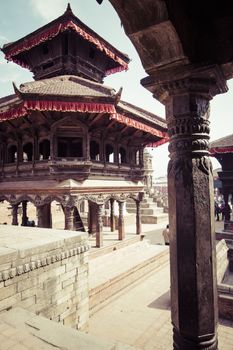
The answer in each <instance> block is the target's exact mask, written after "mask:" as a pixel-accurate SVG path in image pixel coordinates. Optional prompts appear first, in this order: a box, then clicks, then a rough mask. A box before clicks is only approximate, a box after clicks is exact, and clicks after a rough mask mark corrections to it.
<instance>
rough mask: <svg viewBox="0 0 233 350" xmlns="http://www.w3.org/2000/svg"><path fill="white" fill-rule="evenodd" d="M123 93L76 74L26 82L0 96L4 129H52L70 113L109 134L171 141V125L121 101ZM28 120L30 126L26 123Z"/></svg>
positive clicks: (0, 129) (147, 141)
mask: <svg viewBox="0 0 233 350" xmlns="http://www.w3.org/2000/svg"><path fill="white" fill-rule="evenodd" d="M14 87H15V86H14ZM120 97H121V91H119V92H118V93H116V92H115V90H114V89H112V88H109V87H106V86H104V85H102V84H99V83H94V82H92V81H90V80H87V79H84V78H80V77H76V76H69V75H68V76H60V77H56V78H50V79H45V80H41V81H34V82H30V83H25V84H22V85H21V86H20V89H17V88H16V87H15V94H14V95H11V96H8V97H5V98H2V99H0V121H1V124H0V132H3V133H7V131H8V129H9V126H10V125H11V127H12V128H13V129H14V128H15V129H17V133H21V134H22V133H23V132H24V130H25V129H26V128H29V129H30V130H31V131H32V130H34V131H35V130H37V131H38V129H39V131H41V128H42V129H43V125H45V126H46V128H47V129H50V130H52V129H53V128H54V126H55V124H57V123H59V122H60V120H62V119H64V118H66V117H67V116H69V117H70V118H71V119H74V120H76V121H80V123H82V124H85V127H86V128H88V130H89V131H91V132H94V131H97V132H98V130H99V129H101V128H103V129H104V131H105V134H106V133H107V134H109V133H115V136H117V135H119V134H122V133H123V135H122V136H124V138H127V136H128V137H129V138H132V137H133V138H134V139H135V138H136V139H137V140H138V141H139V143H141V144H143V145H146V144H153V145H154V146H156V145H158V144H161V143H164V142H167V140H168V136H167V127H166V123H165V121H164V120H163V119H162V118H160V117H158V116H156V115H154V114H152V113H150V112H147V111H145V110H144V109H141V108H139V107H136V106H134V105H132V104H129V103H127V102H124V101H121V100H120ZM25 123H26V124H27V126H26V127H25V125H22V124H25ZM3 124H5V125H3ZM11 131H12V130H11ZM136 132H137V134H136V135H135V133H136Z"/></svg>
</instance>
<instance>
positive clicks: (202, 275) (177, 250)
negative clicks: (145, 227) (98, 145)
mask: <svg viewBox="0 0 233 350" xmlns="http://www.w3.org/2000/svg"><path fill="white" fill-rule="evenodd" d="M163 74H164V72H163V73H161V76H160V77H159V76H156V79H158V78H159V79H158V80H159V84H157V85H156V84H155V96H156V97H157V96H159V97H160V101H162V102H163V103H164V104H165V107H166V120H167V124H168V133H169V136H170V145H169V151H170V162H169V165H168V193H169V222H170V268H171V312H172V323H173V326H174V328H173V330H174V336H173V339H174V349H179V350H181V349H182V350H194V349H205V350H214V349H217V348H218V345H217V335H216V326H217V317H218V306H217V285H216V253H215V228H214V208H213V207H214V197H213V176H212V165H211V162H210V160H209V152H208V143H209V120H208V119H209V101H210V99H211V98H212V97H213V96H214V95H215V94H217V93H220V92H224V91H226V85H225V81H224V79H222V76H221V73H220V72H219V71H218V69H216V68H215V67H214V68H213V67H210V68H209V69H208V68H207V67H205V70H204V69H203V70H202V69H201V68H200V69H199V70H196V71H194V70H192V71H190V72H187V71H186V72H185V74H183V73H182V74H181V73H180V72H179V73H177V75H176V74H175V73H174V74H173V72H170V73H169V75H167V76H164V75H163ZM163 79H164V80H163ZM173 79H174V80H173ZM158 80H157V81H158ZM162 81H164V83H161V82H162Z"/></svg>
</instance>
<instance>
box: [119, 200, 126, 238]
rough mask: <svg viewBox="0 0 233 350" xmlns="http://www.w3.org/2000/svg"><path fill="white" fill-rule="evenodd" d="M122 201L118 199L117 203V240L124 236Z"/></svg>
mask: <svg viewBox="0 0 233 350" xmlns="http://www.w3.org/2000/svg"><path fill="white" fill-rule="evenodd" d="M124 203H125V202H121V201H118V204H119V219H118V239H119V241H122V240H123V239H124V238H125V222H124V213H123V209H124Z"/></svg>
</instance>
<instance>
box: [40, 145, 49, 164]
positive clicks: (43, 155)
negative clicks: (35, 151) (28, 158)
mask: <svg viewBox="0 0 233 350" xmlns="http://www.w3.org/2000/svg"><path fill="white" fill-rule="evenodd" d="M39 154H40V155H39V158H40V160H45V159H49V158H50V141H49V140H43V141H42V142H40V145H39Z"/></svg>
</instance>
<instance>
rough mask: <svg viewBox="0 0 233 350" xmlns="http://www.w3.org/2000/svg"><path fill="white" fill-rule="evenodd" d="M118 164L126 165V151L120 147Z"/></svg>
mask: <svg viewBox="0 0 233 350" xmlns="http://www.w3.org/2000/svg"><path fill="white" fill-rule="evenodd" d="M119 163H120V164H123V163H127V161H126V150H125V149H124V148H123V147H120V149H119Z"/></svg>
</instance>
